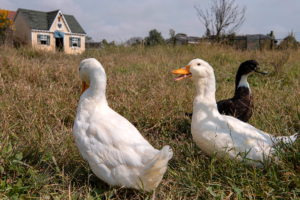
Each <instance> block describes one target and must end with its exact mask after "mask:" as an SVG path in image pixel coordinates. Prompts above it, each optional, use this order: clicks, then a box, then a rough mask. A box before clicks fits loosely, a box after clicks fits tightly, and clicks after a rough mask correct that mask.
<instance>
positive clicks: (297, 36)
mask: <svg viewBox="0 0 300 200" xmlns="http://www.w3.org/2000/svg"><path fill="white" fill-rule="evenodd" d="M290 35H293V36H294V37H295V39H296V40H297V42H299V41H300V32H291V33H289V32H285V33H284V32H274V36H275V39H276V40H277V41H278V43H277V44H280V43H281V42H282V41H283V40H284V38H286V37H287V36H290Z"/></svg>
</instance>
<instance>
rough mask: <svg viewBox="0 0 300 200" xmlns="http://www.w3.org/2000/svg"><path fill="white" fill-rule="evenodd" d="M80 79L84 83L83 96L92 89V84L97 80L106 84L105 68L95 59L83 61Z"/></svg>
mask: <svg viewBox="0 0 300 200" xmlns="http://www.w3.org/2000/svg"><path fill="white" fill-rule="evenodd" d="M79 77H80V79H81V81H82V92H81V94H82V93H83V92H84V91H85V90H86V89H88V88H89V87H90V85H91V82H92V81H93V80H95V79H98V81H101V80H102V81H104V82H105V83H106V75H105V71H104V68H103V67H102V65H101V64H100V63H99V62H98V61H97V60H96V59H95V58H87V59H84V60H83V61H81V63H80V65H79ZM104 87H105V84H104Z"/></svg>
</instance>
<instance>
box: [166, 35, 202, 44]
mask: <svg viewBox="0 0 300 200" xmlns="http://www.w3.org/2000/svg"><path fill="white" fill-rule="evenodd" d="M201 39H202V38H200V37H193V36H185V35H176V36H174V40H175V42H174V43H175V44H176V45H179V46H181V45H183V44H199V43H200V42H201ZM172 42H173V39H172V38H170V39H167V40H166V41H165V43H166V44H171V43H172Z"/></svg>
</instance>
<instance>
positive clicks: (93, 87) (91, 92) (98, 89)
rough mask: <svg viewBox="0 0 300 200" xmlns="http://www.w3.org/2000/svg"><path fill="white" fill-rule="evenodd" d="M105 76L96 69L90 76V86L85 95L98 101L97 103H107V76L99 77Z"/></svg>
mask: <svg viewBox="0 0 300 200" xmlns="http://www.w3.org/2000/svg"><path fill="white" fill-rule="evenodd" d="M99 76H103V75H102V74H101V73H99V72H98V71H95V72H94V73H93V74H91V75H90V76H89V78H90V87H89V88H88V90H87V91H86V94H84V95H85V97H86V98H90V99H91V100H94V101H96V102H97V104H106V105H107V100H106V95H105V90H106V77H99Z"/></svg>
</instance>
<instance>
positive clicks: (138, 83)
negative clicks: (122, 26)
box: [0, 45, 300, 199]
mask: <svg viewBox="0 0 300 200" xmlns="http://www.w3.org/2000/svg"><path fill="white" fill-rule="evenodd" d="M88 57H94V58H96V59H97V60H99V61H100V62H101V64H102V65H103V67H104V68H105V70H106V74H107V77H108V84H107V98H108V103H109V105H110V107H112V108H113V109H114V110H115V111H117V112H118V113H120V114H121V115H123V116H124V117H126V118H127V119H128V120H129V121H130V122H131V123H133V124H134V125H135V126H136V127H137V129H138V130H139V131H140V132H141V134H142V135H143V136H144V137H145V138H146V139H147V140H148V141H149V142H150V143H151V144H152V145H153V146H154V147H155V148H157V149H161V148H162V147H163V146H164V145H167V144H168V145H170V146H171V148H172V149H173V152H174V156H173V158H172V159H171V160H170V162H169V167H168V170H167V173H166V174H165V176H164V178H163V181H162V182H161V184H160V185H159V187H158V188H157V190H156V199H278V198H282V199H299V196H300V152H299V146H300V145H299V141H297V142H296V143H295V145H294V146H287V147H286V149H285V150H284V151H278V153H277V154H278V156H279V160H278V161H274V162H273V163H271V164H270V163H269V164H268V163H264V168H255V167H253V166H251V165H247V163H246V162H241V163H238V162H236V161H235V160H228V159H226V158H224V159H223V160H216V159H215V157H214V156H213V157H208V156H206V155H205V154H204V153H202V152H201V149H200V148H198V147H197V146H196V145H195V143H194V142H193V140H192V137H191V133H190V124H191V121H190V119H189V118H187V117H185V115H184V113H185V112H191V111H192V102H193V98H194V95H195V93H196V91H195V88H194V86H193V85H192V82H191V81H190V80H184V81H180V82H173V78H174V77H175V75H173V74H171V71H172V70H174V69H178V68H180V67H184V66H186V65H187V64H188V62H189V61H190V60H191V59H194V58H201V59H204V60H206V61H207V62H209V63H210V64H211V66H212V67H213V68H214V71H215V76H216V82H217V92H216V99H217V100H221V99H225V98H229V97H232V96H233V92H234V78H235V73H236V71H237V68H238V67H239V64H240V63H241V62H243V61H245V60H249V59H255V60H257V61H258V62H259V63H260V65H261V67H262V68H263V69H265V70H267V71H268V72H269V74H268V75H266V76H262V75H259V74H257V75H253V76H251V77H250V78H249V79H248V81H249V84H250V87H251V90H252V92H253V96H254V106H255V111H254V114H253V116H252V117H251V119H250V121H249V123H250V124H252V125H253V126H255V127H257V128H259V129H261V130H264V131H265V132H268V133H270V134H273V135H291V134H294V133H295V132H297V131H298V130H299V129H300V103H299V102H300V101H299V99H300V60H299V58H300V52H299V51H276V50H274V51H236V50H233V49H232V48H230V47H221V46H207V45H199V46H182V47H166V46H156V47H150V48H140V47H127V48H126V47H113V48H106V49H103V50H96V51H86V52H85V53H84V54H82V55H66V54H59V53H49V52H42V51H35V50H32V49H29V48H20V49H18V50H17V49H9V48H1V49H0V73H1V74H0V75H1V78H0V113H1V115H0V143H1V144H0V155H1V156H0V171H1V175H0V180H1V185H0V198H1V199H5V198H7V199H8V198H10V199H30V198H32V199H69V198H72V199H149V198H151V196H152V193H150V194H149V193H145V192H143V191H137V190H132V189H125V188H117V187H108V186H107V185H106V184H105V183H104V182H102V181H101V180H100V179H98V178H97V177H96V176H95V175H93V173H92V171H91V170H90V168H89V166H88V164H87V162H85V161H84V160H83V158H82V157H81V155H80V154H79V151H78V150H77V147H76V145H75V142H74V137H73V133H72V126H73V122H74V118H75V115H76V109H77V104H78V101H79V97H80V91H81V82H80V79H79V76H78V65H79V63H80V62H81V60H83V59H84V58H88Z"/></svg>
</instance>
